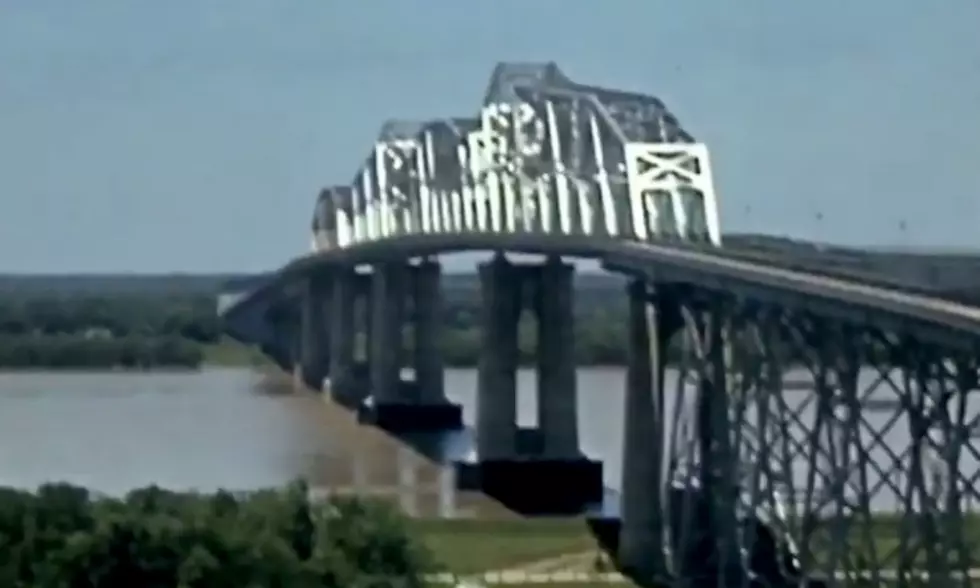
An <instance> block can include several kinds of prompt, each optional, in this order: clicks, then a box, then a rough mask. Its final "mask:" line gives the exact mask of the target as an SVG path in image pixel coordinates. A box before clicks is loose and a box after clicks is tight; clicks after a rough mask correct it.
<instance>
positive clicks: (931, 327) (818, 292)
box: [229, 233, 980, 348]
mask: <svg viewBox="0 0 980 588" xmlns="http://www.w3.org/2000/svg"><path fill="white" fill-rule="evenodd" d="M464 251H507V252H514V253H525V254H543V255H562V256H568V257H581V258H592V259H598V260H601V261H603V262H604V265H605V267H606V268H607V269H610V270H612V271H625V272H626V273H630V274H633V275H639V276H645V277H648V278H652V277H654V276H656V279H657V281H660V282H664V281H667V282H676V283H683V284H689V285H691V286H693V287H695V288H698V289H707V290H711V291H723V292H728V293H730V294H732V295H735V296H738V297H740V298H749V299H753V300H757V301H760V302H772V303H775V304H779V305H782V306H784V307H786V308H795V309H803V310H811V311H813V312H816V313H818V314H821V315H828V314H830V315H833V316H837V317H840V318H845V319H849V318H850V319H858V320H860V321H867V320H868V319H871V320H872V321H873V322H881V323H882V326H883V327H884V326H886V323H891V324H895V323H903V325H904V326H905V327H906V329H907V328H908V327H909V326H914V327H915V330H916V332H917V333H918V334H919V335H920V336H923V337H925V338H927V339H932V340H935V341H936V342H938V343H942V344H949V343H954V344H965V345H968V346H970V347H971V348H972V347H973V345H974V342H975V338H976V336H977V335H980V308H975V307H971V306H967V305H964V304H960V303H957V302H953V301H948V300H943V299H940V298H935V297H930V296H925V295H922V294H919V293H912V292H903V291H898V290H896V289H894V288H891V287H883V286H877V285H872V284H868V283H862V282H860V281H857V280H853V279H845V278H838V277H831V276H827V275H822V274H815V273H810V272H804V271H800V270H794V269H787V268H785V267H779V266H778V265H775V264H772V265H770V264H767V263H763V262H760V261H749V260H746V259H738V258H734V257H732V256H730V255H727V254H726V253H725V252H724V250H723V249H722V250H719V249H717V248H714V247H708V246H696V245H683V244H676V245H661V244H651V243H635V242H627V241H622V240H613V239H598V238H596V237H595V236H581V237H579V236H574V235H561V234H556V235H543V234H540V233H537V234H534V233H528V234H521V233H499V234H498V233H462V234H460V233H455V234H454V233H428V234H413V235H404V236H398V237H391V238H387V239H384V240H378V241H367V242H362V243H357V244H353V245H350V246H348V247H344V248H337V249H331V250H325V251H320V252H318V253H315V254H311V255H307V256H304V257H301V258H298V259H296V260H294V261H292V262H291V263H289V264H287V265H286V266H285V267H283V268H282V269H280V270H279V272H277V275H276V278H275V279H273V280H270V281H269V282H268V283H266V284H263V285H262V286H260V287H259V288H258V289H256V290H255V291H253V292H251V293H250V294H249V295H248V296H247V297H246V298H245V299H243V300H241V301H240V302H239V303H238V304H236V305H235V306H234V307H232V308H231V309H229V314H233V313H236V312H240V311H241V310H242V309H245V308H247V307H248V306H249V305H250V303H254V302H256V301H259V300H261V299H262V298H263V297H264V296H266V295H269V294H272V293H273V292H275V291H277V290H279V289H281V288H282V287H283V286H284V285H287V284H289V283H290V282H294V281H298V280H299V279H301V278H303V277H304V276H306V275H308V274H310V273H312V272H318V271H323V270H328V269H329V268H330V267H334V266H350V265H361V264H372V263H378V262H383V261H396V260H405V259H411V258H417V257H426V256H433V255H438V254H444V253H455V252H464ZM906 329H903V330H906Z"/></svg>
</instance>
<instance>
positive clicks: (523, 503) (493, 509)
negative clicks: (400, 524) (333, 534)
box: [259, 370, 619, 546]
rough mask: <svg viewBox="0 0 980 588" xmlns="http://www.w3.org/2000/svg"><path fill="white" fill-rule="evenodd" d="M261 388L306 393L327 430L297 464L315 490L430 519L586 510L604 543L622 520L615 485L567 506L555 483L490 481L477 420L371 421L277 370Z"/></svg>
mask: <svg viewBox="0 0 980 588" xmlns="http://www.w3.org/2000/svg"><path fill="white" fill-rule="evenodd" d="M259 389H260V390H261V393H263V394H269V395H276V396H279V395H294V396H301V402H302V405H303V406H304V407H305V408H303V409H301V411H300V412H301V413H302V419H303V420H304V421H307V422H308V426H309V427H310V428H311V429H316V430H320V431H327V432H328V435H329V438H330V442H329V444H330V445H331V447H330V448H329V449H328V450H325V451H324V452H322V453H320V454H317V455H310V456H308V458H307V462H308V463H305V464H303V465H302V466H300V467H297V468H295V469H296V470H298V471H302V472H304V473H305V476H306V477H307V479H308V481H309V483H310V484H311V486H313V487H314V488H315V489H319V490H320V491H323V492H336V493H345V492H346V493H356V494H364V495H372V496H379V497H384V498H390V499H392V501H393V502H395V503H396V504H398V506H399V507H400V508H402V510H404V511H405V512H406V514H407V515H409V516H417V517H424V518H432V517H440V518H477V519H479V518H486V519H497V518H515V517H516V518H521V517H528V516H541V515H545V516H566V517H568V516H570V517H587V518H589V519H591V520H595V521H601V522H600V523H598V524H596V523H593V524H590V527H593V528H594V530H595V534H596V536H597V538H598V539H600V543H601V544H603V545H604V546H612V545H614V544H611V543H610V542H609V540H608V536H609V535H610V533H609V532H608V531H607V530H606V529H607V528H609V525H610V524H613V525H614V526H615V524H616V519H617V516H618V508H619V496H618V494H617V493H616V492H615V491H613V490H612V489H609V488H605V489H603V492H602V499H601V500H598V501H595V502H594V503H592V504H587V505H585V506H584V507H583V506H582V505H580V504H576V505H569V506H566V507H565V508H563V507H562V506H563V505H562V504H561V502H562V492H561V491H558V490H555V489H554V485H553V484H549V485H547V486H544V487H542V486H540V485H535V484H533V483H529V482H528V480H526V479H521V478H520V477H513V478H510V479H505V480H504V482H503V483H498V484H497V485H495V486H494V487H491V488H485V487H483V485H482V484H481V480H480V479H479V477H480V476H479V472H478V471H475V470H474V468H472V466H473V465H475V458H476V455H475V431H474V430H473V429H472V428H471V427H464V428H462V429H459V430H448V431H404V430H402V431H393V430H384V429H381V428H378V427H375V426H370V425H366V424H364V423H362V422H360V419H359V418H358V410H357V408H358V407H357V406H356V405H352V404H351V403H346V404H342V403H340V402H337V401H335V400H333V399H332V398H331V397H330V394H329V393H325V392H317V391H316V390H313V389H311V388H308V387H305V386H303V385H301V384H300V383H299V382H298V381H297V379H296V378H294V377H292V375H290V374H285V373H283V372H279V371H277V370H272V371H271V372H270V373H268V374H267V375H266V376H264V381H263V383H262V384H261V385H260V386H259ZM518 439H519V441H518V444H519V446H520V447H521V448H522V449H523V453H525V454H532V455H533V454H534V453H535V452H536V450H537V449H539V447H538V446H539V445H540V436H539V435H538V434H537V431H536V430H534V429H522V430H521V431H520V433H519V436H518ZM321 444H322V443H321ZM542 490H544V493H542ZM542 503H550V504H551V506H552V508H551V509H549V512H545V513H543V512H542V511H541V509H540V508H539V506H540V504H542ZM529 504H530V505H531V506H530V507H528V505H529Z"/></svg>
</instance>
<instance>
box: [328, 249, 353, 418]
mask: <svg viewBox="0 0 980 588" xmlns="http://www.w3.org/2000/svg"><path fill="white" fill-rule="evenodd" d="M356 302H357V274H356V273H355V271H354V268H344V269H340V270H337V271H335V272H334V274H333V278H332V280H331V293H330V309H329V312H330V394H331V396H332V397H333V398H334V399H335V400H337V401H339V402H341V403H342V404H349V403H352V402H359V401H360V399H359V398H357V394H356V390H355V385H356V382H355V377H354V368H355V365H354V345H355V343H356V338H357V325H356V323H355V318H356V313H355V312H354V310H355V304H356Z"/></svg>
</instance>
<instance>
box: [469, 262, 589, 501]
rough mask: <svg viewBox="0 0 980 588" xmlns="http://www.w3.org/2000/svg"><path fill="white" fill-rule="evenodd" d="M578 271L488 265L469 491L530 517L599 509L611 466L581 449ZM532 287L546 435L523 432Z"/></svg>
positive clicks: (483, 273)
mask: <svg viewBox="0 0 980 588" xmlns="http://www.w3.org/2000/svg"><path fill="white" fill-rule="evenodd" d="M573 274H574V268H573V267H572V266H570V265H567V264H563V263H561V262H560V261H559V260H550V261H549V262H548V263H546V264H545V265H543V266H541V265H535V266H515V265H513V264H510V263H509V262H507V260H506V259H504V258H503V257H502V256H498V257H496V258H494V260H492V261H490V262H488V263H485V264H483V265H481V266H480V285H481V289H482V296H483V320H482V328H483V345H482V347H481V357H480V366H479V373H478V384H477V423H476V461H475V462H463V463H461V464H460V466H459V470H458V471H459V474H460V475H459V480H460V485H461V487H462V488H463V489H480V490H482V491H484V492H486V493H488V494H489V495H491V496H493V497H494V498H496V499H497V500H500V501H501V502H503V503H504V504H506V505H507V506H508V507H510V508H512V509H514V510H516V511H518V512H523V513H527V514H559V513H576V512H581V511H582V510H583V509H584V508H585V507H586V506H587V505H589V504H593V503H597V502H600V501H601V500H602V495H603V485H602V464H601V463H600V462H596V461H592V460H590V459H588V458H586V457H585V456H583V455H582V453H581V451H580V449H579V445H578V421H577V419H578V414H577V410H576V381H575V380H576V373H575V360H574V332H573V326H574V315H573V308H572V307H573V301H574V294H573V293H574V285H573V280H572V278H573ZM525 286H531V287H533V288H534V296H533V299H534V301H535V302H534V304H533V310H534V311H535V312H536V314H537V315H538V325H539V341H538V358H539V359H538V368H539V380H538V394H539V398H538V407H539V415H538V428H537V429H519V428H518V426H517V367H518V359H519V352H518V351H519V350H518V323H519V318H520V314H521V311H522V310H523V307H524V296H523V294H524V290H525Z"/></svg>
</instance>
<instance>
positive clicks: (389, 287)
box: [358, 261, 463, 432]
mask: <svg viewBox="0 0 980 588" xmlns="http://www.w3.org/2000/svg"><path fill="white" fill-rule="evenodd" d="M441 274H442V270H441V267H440V266H439V264H438V263H435V262H432V261H422V262H421V263H420V264H419V265H417V266H411V265H405V264H382V265H378V266H376V267H375V269H374V282H373V299H372V323H373V332H372V362H371V374H372V375H371V395H370V397H369V398H367V399H366V400H365V402H363V403H362V404H361V406H360V407H359V410H358V418H359V420H360V421H361V422H365V423H371V424H374V425H377V426H379V427H381V428H383V429H385V430H388V431H392V432H409V431H441V430H452V429H460V428H462V426H463V413H462V408H461V407H460V406H458V405H456V404H452V403H450V402H449V401H448V400H447V399H446V397H445V393H444V386H445V384H444V379H445V374H444V369H443V363H442V353H441V349H440V347H439V336H440V329H441V325H440V323H439V321H440V319H441V316H440V312H441V296H442V291H441ZM407 303H411V320H410V321H406V320H405V318H406V312H405V311H406V304H407ZM406 322H408V323H410V324H411V325H412V329H411V330H412V333H413V335H414V337H413V340H412V347H413V349H412V355H411V364H412V367H413V368H414V372H415V379H414V380H412V381H405V380H403V379H402V377H401V372H402V367H403V365H405V361H404V360H405V359H406V358H405V357H404V335H403V332H402V327H403V324H405V323H406Z"/></svg>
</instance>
